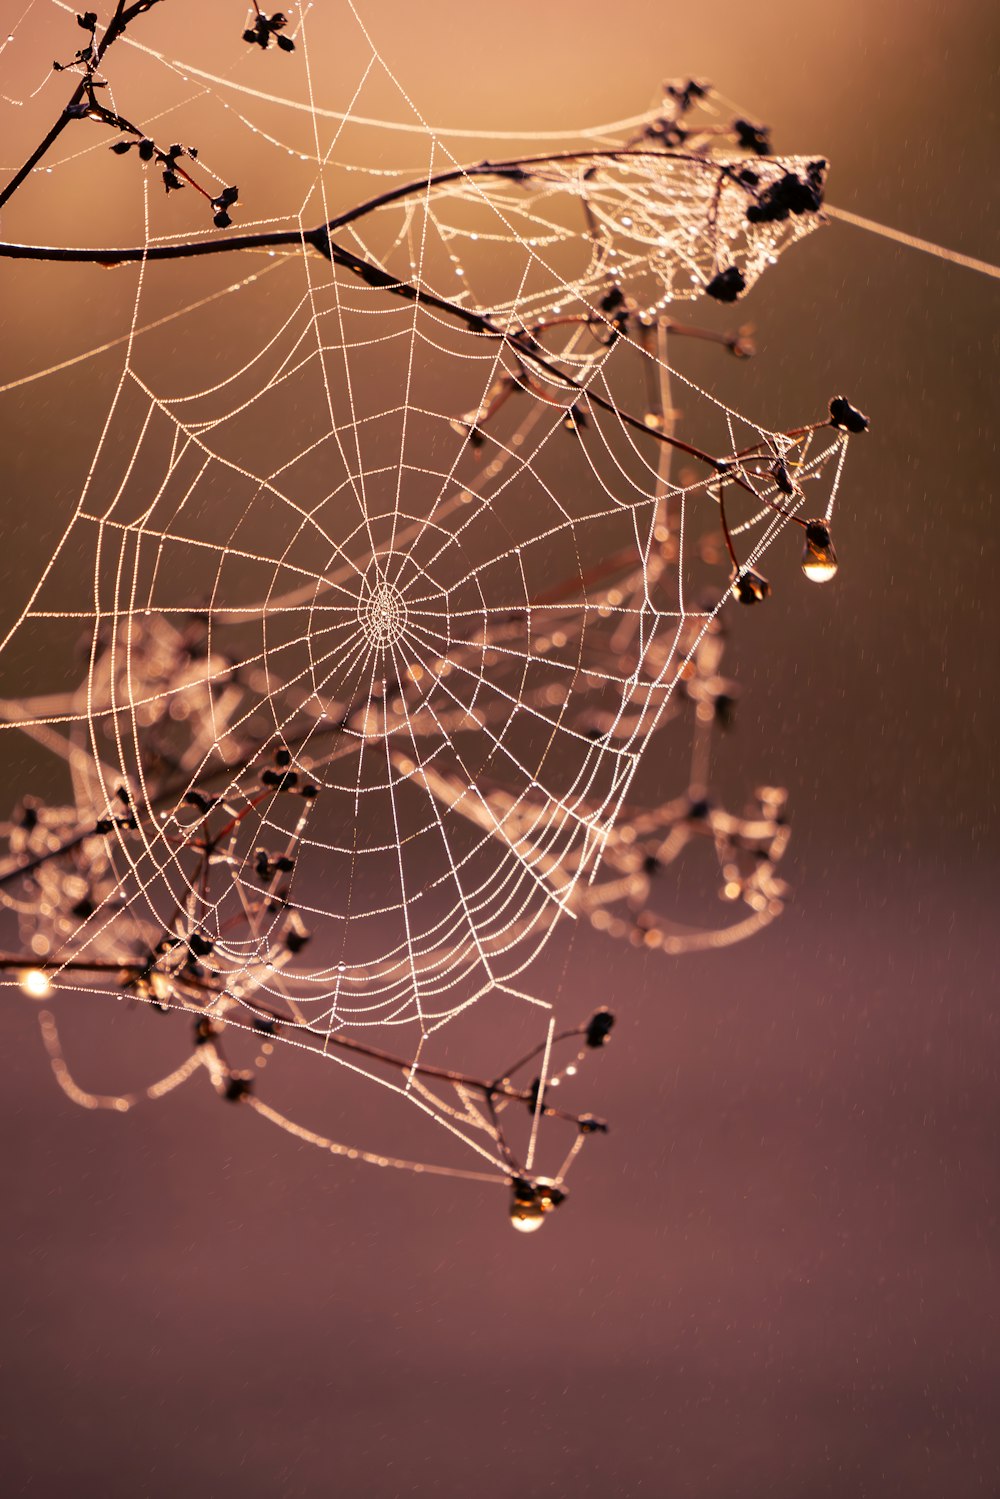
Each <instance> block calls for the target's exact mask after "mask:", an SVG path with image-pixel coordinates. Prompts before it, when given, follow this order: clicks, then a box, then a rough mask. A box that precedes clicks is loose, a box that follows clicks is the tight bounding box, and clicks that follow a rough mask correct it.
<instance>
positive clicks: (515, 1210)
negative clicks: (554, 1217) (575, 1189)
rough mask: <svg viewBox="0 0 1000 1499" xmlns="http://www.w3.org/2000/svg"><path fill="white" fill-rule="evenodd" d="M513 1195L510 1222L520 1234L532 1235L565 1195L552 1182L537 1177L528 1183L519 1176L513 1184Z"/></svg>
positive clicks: (525, 1178) (524, 1178) (526, 1179)
mask: <svg viewBox="0 0 1000 1499" xmlns="http://www.w3.org/2000/svg"><path fill="white" fill-rule="evenodd" d="M513 1188H514V1195H513V1198H512V1199H511V1204H510V1221H511V1223H512V1224H513V1225H514V1227H515V1228H516V1229H517V1231H518V1233H520V1234H533V1233H534V1232H535V1230H536V1229H539V1228H541V1226H542V1224H543V1223H544V1222H545V1219H546V1217H547V1216H548V1214H549V1213H551V1212H552V1211H553V1210H554V1209H555V1208H557V1207H558V1206H559V1204H560V1203H561V1202H562V1201H563V1199H564V1198H565V1196H566V1193H565V1192H563V1191H562V1190H561V1188H559V1187H557V1186H555V1184H554V1183H553V1182H550V1181H546V1180H545V1178H544V1177H539V1178H538V1180H537V1181H529V1180H528V1178H527V1177H524V1176H519V1177H517V1179H516V1180H515V1181H514V1183H513Z"/></svg>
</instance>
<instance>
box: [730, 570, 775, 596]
mask: <svg viewBox="0 0 1000 1499" xmlns="http://www.w3.org/2000/svg"><path fill="white" fill-rule="evenodd" d="M770 592H771V585H770V583H769V582H768V581H767V579H766V578H765V577H763V576H762V575H761V574H760V573H755V572H754V571H753V569H752V568H749V567H748V568H747V570H746V572H742V573H740V575H739V577H736V578H734V579H733V596H734V598H738V599H739V601H740V603H741V604H762V603H763V602H764V600H765V599H766V598H767V596H768V594H769V593H770Z"/></svg>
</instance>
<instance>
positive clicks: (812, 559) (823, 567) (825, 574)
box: [802, 520, 837, 583]
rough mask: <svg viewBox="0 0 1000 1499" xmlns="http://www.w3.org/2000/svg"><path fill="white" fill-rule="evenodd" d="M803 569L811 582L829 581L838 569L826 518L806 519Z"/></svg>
mask: <svg viewBox="0 0 1000 1499" xmlns="http://www.w3.org/2000/svg"><path fill="white" fill-rule="evenodd" d="M802 571H803V572H804V573H805V575H806V577H807V578H808V579H809V581H810V582H811V583H829V581H830V579H831V578H832V577H833V575H834V573H835V572H836V571H837V553H836V552H835V551H834V548H833V542H832V541H831V540H830V527H829V526H828V525H827V523H826V521H825V520H810V521H806V540H805V545H804V547H803V548H802Z"/></svg>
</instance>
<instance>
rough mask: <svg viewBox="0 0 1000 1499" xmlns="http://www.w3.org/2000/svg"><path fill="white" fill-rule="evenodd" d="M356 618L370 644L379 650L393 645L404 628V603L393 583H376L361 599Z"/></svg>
mask: <svg viewBox="0 0 1000 1499" xmlns="http://www.w3.org/2000/svg"><path fill="white" fill-rule="evenodd" d="M358 618H359V620H360V622H361V627H362V629H363V630H364V632H365V634H366V636H367V637H368V640H369V641H370V642H371V644H372V645H373V646H374V647H376V648H377V649H379V650H388V649H389V648H390V647H391V646H393V645H395V644H396V642H397V641H398V640H399V638H400V636H401V635H402V633H403V631H404V630H405V629H406V604H405V603H404V601H403V595H402V594H401V593H400V591H399V589H398V588H397V587H396V585H395V584H394V583H390V582H388V581H387V580H385V581H382V582H380V583H377V584H376V585H375V587H374V588H373V589H372V591H371V593H370V594H369V595H368V596H367V598H365V599H362V601H361V603H360V605H359V608H358Z"/></svg>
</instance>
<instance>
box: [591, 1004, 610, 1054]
mask: <svg viewBox="0 0 1000 1499" xmlns="http://www.w3.org/2000/svg"><path fill="white" fill-rule="evenodd" d="M614 1023H615V1017H614V1015H613V1014H612V1013H611V1011H610V1010H609V1009H607V1008H606V1007H605V1006H603V1005H602V1007H601V1008H600V1009H599V1010H597V1011H595V1013H594V1014H593V1015H592V1016H591V1017H590V1021H589V1023H588V1025H587V1029H586V1032H585V1033H584V1039H585V1041H586V1043H587V1045H588V1046H592V1047H594V1048H595V1049H596V1048H597V1047H598V1046H603V1045H604V1044H605V1043H606V1041H607V1039H608V1036H609V1035H610V1034H611V1029H612V1027H613V1026H614Z"/></svg>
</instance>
